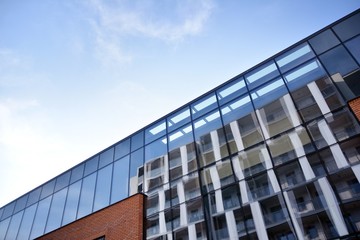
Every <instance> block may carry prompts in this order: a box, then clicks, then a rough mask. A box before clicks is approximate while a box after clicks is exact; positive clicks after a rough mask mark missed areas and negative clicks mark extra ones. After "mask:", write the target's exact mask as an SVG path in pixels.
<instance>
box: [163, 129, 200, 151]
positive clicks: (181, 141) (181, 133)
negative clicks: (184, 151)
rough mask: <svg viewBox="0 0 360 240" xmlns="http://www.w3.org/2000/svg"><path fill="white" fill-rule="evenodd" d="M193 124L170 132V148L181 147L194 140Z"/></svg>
mask: <svg viewBox="0 0 360 240" xmlns="http://www.w3.org/2000/svg"><path fill="white" fill-rule="evenodd" d="M192 130H193V129H192V126H191V125H186V126H184V127H182V128H180V129H178V130H176V131H174V132H172V133H170V134H169V137H168V142H169V150H170V151H171V150H173V149H174V148H179V147H181V146H185V145H186V144H188V143H190V142H193V141H194V137H193V131H192Z"/></svg>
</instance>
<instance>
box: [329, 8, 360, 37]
mask: <svg viewBox="0 0 360 240" xmlns="http://www.w3.org/2000/svg"><path fill="white" fill-rule="evenodd" d="M333 29H334V31H335V33H336V34H337V35H338V36H339V37H340V39H341V40H342V41H346V40H348V39H349V38H351V37H353V36H355V35H357V34H359V33H360V14H359V13H358V14H356V15H354V16H352V17H350V18H348V19H346V20H345V21H343V22H341V23H339V24H337V25H336V26H334V27H333Z"/></svg>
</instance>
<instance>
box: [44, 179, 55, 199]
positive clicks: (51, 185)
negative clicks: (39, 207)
mask: <svg viewBox="0 0 360 240" xmlns="http://www.w3.org/2000/svg"><path fill="white" fill-rule="evenodd" d="M54 187H55V180H51V181H50V182H48V183H46V184H45V185H44V186H43V189H42V191H41V196H40V199H43V198H45V197H47V196H49V195H50V194H52V193H53V192H54Z"/></svg>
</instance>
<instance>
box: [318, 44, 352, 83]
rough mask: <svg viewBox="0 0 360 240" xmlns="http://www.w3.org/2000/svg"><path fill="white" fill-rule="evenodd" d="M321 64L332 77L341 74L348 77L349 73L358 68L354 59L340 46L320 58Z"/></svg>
mask: <svg viewBox="0 0 360 240" xmlns="http://www.w3.org/2000/svg"><path fill="white" fill-rule="evenodd" d="M320 60H321V62H322V63H323V64H324V66H325V68H326V69H327V70H328V72H329V74H330V75H331V76H332V75H334V74H337V73H338V74H340V75H341V76H342V77H346V76H347V75H348V74H349V73H351V72H352V71H354V70H355V69H357V68H358V66H357V64H356V63H355V61H354V59H353V58H352V57H351V56H350V54H349V53H348V52H347V51H346V50H345V48H344V47H343V46H338V47H336V48H334V49H332V50H330V51H328V52H326V53H324V54H323V55H321V56H320Z"/></svg>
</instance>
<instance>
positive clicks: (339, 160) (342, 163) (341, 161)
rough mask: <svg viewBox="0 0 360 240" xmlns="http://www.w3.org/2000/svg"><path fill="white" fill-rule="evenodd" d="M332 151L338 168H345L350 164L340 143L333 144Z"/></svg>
mask: <svg viewBox="0 0 360 240" xmlns="http://www.w3.org/2000/svg"><path fill="white" fill-rule="evenodd" d="M330 150H331V153H332V155H333V156H334V160H335V162H336V165H337V167H338V168H343V167H347V166H349V164H348V162H347V161H346V158H345V156H344V153H343V151H342V150H341V148H340V146H339V144H335V145H332V146H331V147H330Z"/></svg>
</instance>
